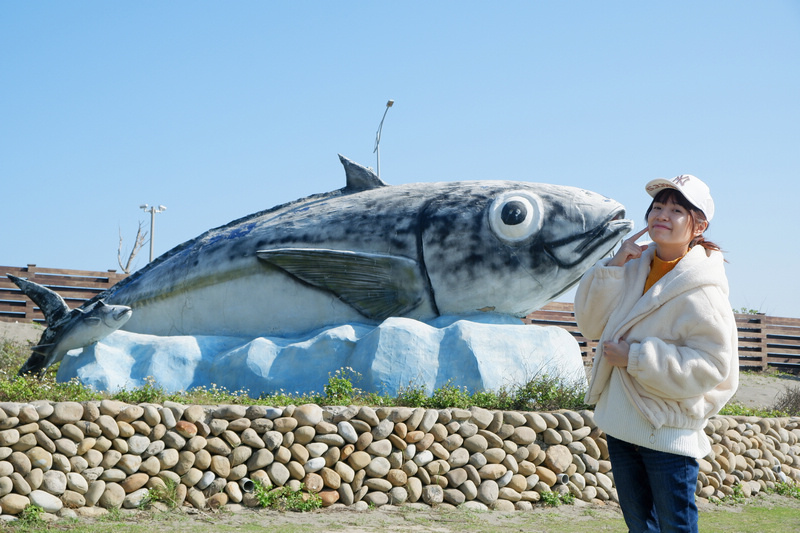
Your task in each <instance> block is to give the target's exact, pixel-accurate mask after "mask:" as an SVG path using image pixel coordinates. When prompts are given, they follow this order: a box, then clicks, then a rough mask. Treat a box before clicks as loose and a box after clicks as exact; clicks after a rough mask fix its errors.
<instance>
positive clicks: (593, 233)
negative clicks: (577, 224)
mask: <svg viewBox="0 0 800 533" xmlns="http://www.w3.org/2000/svg"><path fill="white" fill-rule="evenodd" d="M631 229H633V221H631V220H628V219H626V218H625V209H623V208H619V209H617V210H616V211H614V212H612V213H611V214H610V215H609V216H608V218H607V219H606V220H605V221H603V222H602V223H601V224H598V225H597V226H595V227H594V228H592V229H590V230H589V231H585V232H583V233H579V234H577V235H570V236H569V237H566V238H564V239H558V240H555V241H550V242H547V243H545V244H544V249H545V250H546V252H547V253H548V254H549V255H550V256H551V257H553V259H555V261H556V263H558V265H559V266H560V267H562V268H572V267H575V266H577V265H579V264H581V263H582V262H583V261H584V260H585V259H586V258H587V257H589V255H591V254H592V253H593V252H595V251H596V250H597V249H598V248H601V247H604V246H606V244H607V243H609V242H613V243H615V244H616V242H617V241H618V240H619V238H620V236H621V235H624V234H626V233H628V232H629V231H630V230H631ZM609 251H610V250H609Z"/></svg>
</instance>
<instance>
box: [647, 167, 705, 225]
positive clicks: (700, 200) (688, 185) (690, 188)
mask: <svg viewBox="0 0 800 533" xmlns="http://www.w3.org/2000/svg"><path fill="white" fill-rule="evenodd" d="M644 188H645V190H646V191H647V193H648V194H649V195H650V196H653V197H655V195H656V194H658V193H659V191H661V190H662V189H676V190H677V191H678V192H680V193H681V194H683V196H685V197H686V199H687V200H689V202H690V203H691V204H692V205H693V206H695V207H696V208H697V209H699V210H700V211H702V212H703V214H705V215H706V219H708V221H709V222H711V219H712V218H714V199H713V198H711V190H710V189H709V188H708V185H706V184H705V183H703V182H702V181H701V180H700V178H697V177H696V176H692V175H691V174H681V175H680V176H676V177H674V178H672V179H671V180H668V179H664V178H657V179H654V180H652V181H650V182H648V183H647V185H645V187H644Z"/></svg>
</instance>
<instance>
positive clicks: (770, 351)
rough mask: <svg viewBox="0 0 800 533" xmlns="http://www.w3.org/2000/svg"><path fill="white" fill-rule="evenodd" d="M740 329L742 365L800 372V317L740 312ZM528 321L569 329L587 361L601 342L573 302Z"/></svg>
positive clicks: (559, 304)
mask: <svg viewBox="0 0 800 533" xmlns="http://www.w3.org/2000/svg"><path fill="white" fill-rule="evenodd" d="M735 316H736V325H737V328H738V329H739V367H740V368H741V369H743V370H766V369H767V368H768V367H773V368H777V369H779V370H782V371H784V372H793V373H798V372H800V319H797V318H782V317H774V316H766V315H763V314H757V315H750V314H740V313H736V314H735ZM524 322H525V323H527V324H536V325H539V326H559V327H562V328H564V329H566V330H567V331H569V332H570V333H571V334H572V336H573V337H575V340H577V341H578V344H579V345H580V347H581V356H582V357H583V362H584V364H587V365H589V364H591V362H592V359H594V352H595V350H596V349H597V342H596V341H593V340H589V339H586V338H585V337H583V335H581V333H580V331H578V324H577V323H576V322H575V313H574V311H573V306H572V304H571V303H562V302H551V303H549V304H547V305H546V306H544V307H543V308H542V309H540V310H538V311H535V312H533V313H531V314H530V315H528V316H527V317H525V319H524Z"/></svg>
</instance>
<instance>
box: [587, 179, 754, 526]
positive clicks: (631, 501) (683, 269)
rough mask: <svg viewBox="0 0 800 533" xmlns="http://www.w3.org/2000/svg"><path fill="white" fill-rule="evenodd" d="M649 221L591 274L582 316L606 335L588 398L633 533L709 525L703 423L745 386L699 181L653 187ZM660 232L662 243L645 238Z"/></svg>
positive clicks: (592, 330)
mask: <svg viewBox="0 0 800 533" xmlns="http://www.w3.org/2000/svg"><path fill="white" fill-rule="evenodd" d="M646 190H647V192H648V193H649V194H650V195H651V196H652V197H653V201H652V203H651V205H650V207H649V208H648V210H647V214H646V216H645V218H646V221H647V228H645V229H644V230H642V231H640V232H639V233H637V234H636V235H634V236H633V237H631V238H630V239H627V240H626V241H624V242H623V244H622V245H621V246H620V249H619V251H618V252H617V254H616V255H615V256H614V257H612V258H610V259H604V260H602V261H600V262H599V263H598V264H597V265H595V266H594V267H593V268H592V269H590V270H589V271H588V272H587V273H586V274H585V275H584V277H583V279H582V280H581V283H580V285H579V287H578V291H577V294H576V296H575V316H576V318H577V322H578V326H579V328H580V330H581V332H582V333H583V335H584V336H585V337H587V338H590V339H600V342H599V343H598V347H597V354H596V357H595V361H594V367H593V369H592V378H591V382H590V386H589V390H588V392H587V393H586V401H587V402H588V403H591V404H596V408H595V421H596V422H597V424H598V426H600V428H601V429H603V430H604V431H605V433H606V436H607V438H608V449H609V455H610V456H611V465H612V472H613V474H614V481H615V484H616V487H617V494H618V496H619V502H620V506H621V507H622V512H623V515H624V517H625V522H626V524H627V526H628V528H629V530H630V531H632V532H639V531H697V518H698V517H697V506H696V505H695V501H694V493H695V487H696V484H697V474H698V470H699V467H698V462H697V459H699V458H702V457H705V456H706V455H708V453H709V452H710V451H711V445H710V442H709V440H708V438H707V437H706V435H705V432H704V430H703V428H704V427H705V425H706V422H707V421H708V418H709V417H710V416H712V415H714V414H716V413H717V412H718V411H719V410H720V409H721V408H722V407H723V406H724V405H725V403H726V402H727V401H728V400H729V399H730V398H731V397H732V396H733V394H734V392H736V387H737V386H738V381H739V361H738V346H737V329H736V322H735V319H734V316H733V311H732V309H731V306H730V303H729V301H728V281H727V278H726V277H725V268H724V260H723V257H722V253H721V252H720V249H719V247H718V246H716V245H715V244H713V243H711V242H709V241H706V240H705V238H704V236H703V233H704V232H705V231H706V229H707V228H708V224H709V222H710V221H711V219H712V217H713V216H714V201H713V200H712V198H711V194H710V191H709V189H708V186H706V184H705V183H703V182H702V181H700V180H699V179H697V178H696V177H694V176H690V175H682V176H678V177H676V178H674V179H673V180H666V179H657V180H653V181H651V182H649V183H648V184H647V186H646ZM645 232H649V234H650V238H651V239H652V241H653V242H652V243H651V244H650V245H644V246H639V245H637V244H636V240H637V239H638V238H639V237H641V236H642V235H644V233H645Z"/></svg>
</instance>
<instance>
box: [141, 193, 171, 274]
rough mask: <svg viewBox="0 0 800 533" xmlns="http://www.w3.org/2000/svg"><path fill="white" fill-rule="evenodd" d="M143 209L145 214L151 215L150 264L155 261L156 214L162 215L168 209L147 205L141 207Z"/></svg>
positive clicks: (161, 206)
mask: <svg viewBox="0 0 800 533" xmlns="http://www.w3.org/2000/svg"><path fill="white" fill-rule="evenodd" d="M139 207H140V208H141V209H144V212H145V213H150V262H152V261H153V236H154V232H155V231H156V213H161V212H163V211H166V210H167V208H166V207H164V206H163V205H160V206H158V207H156V206H154V205H153V206H150V205H147V204H143V205H140V206H139Z"/></svg>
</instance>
